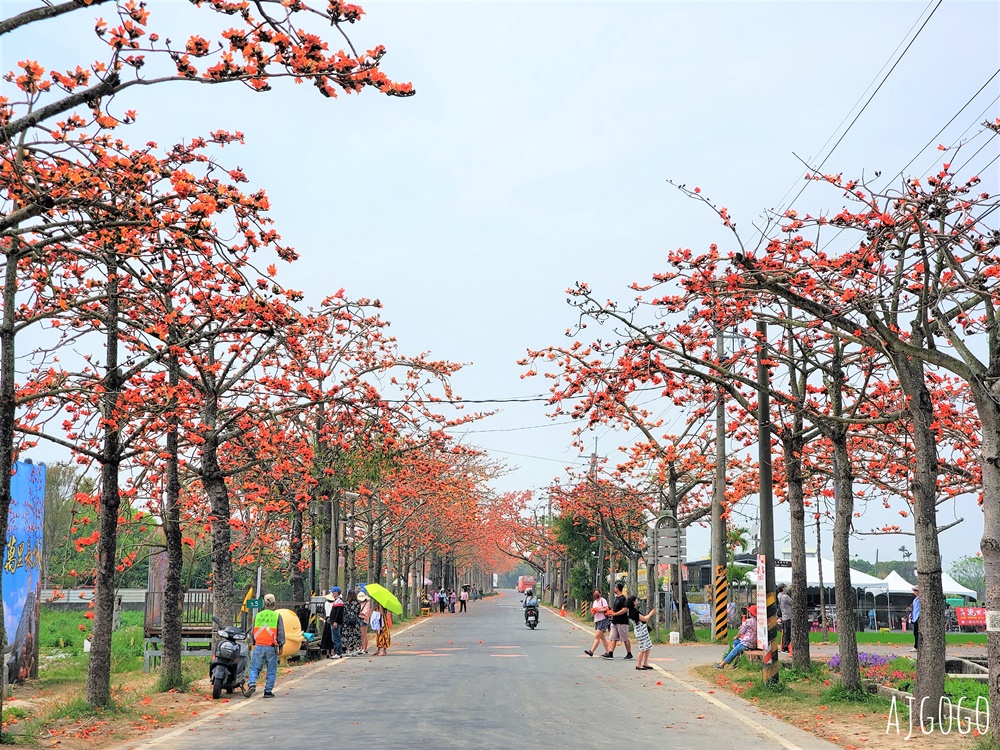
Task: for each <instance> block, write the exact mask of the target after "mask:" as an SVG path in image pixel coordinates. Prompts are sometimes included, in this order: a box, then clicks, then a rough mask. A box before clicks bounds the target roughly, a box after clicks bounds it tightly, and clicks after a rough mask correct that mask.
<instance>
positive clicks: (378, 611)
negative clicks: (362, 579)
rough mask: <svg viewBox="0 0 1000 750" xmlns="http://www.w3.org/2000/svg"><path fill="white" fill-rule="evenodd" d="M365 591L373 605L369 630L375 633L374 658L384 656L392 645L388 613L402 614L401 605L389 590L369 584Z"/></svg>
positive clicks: (390, 617) (390, 616) (390, 623)
mask: <svg viewBox="0 0 1000 750" xmlns="http://www.w3.org/2000/svg"><path fill="white" fill-rule="evenodd" d="M367 591H368V598H369V599H371V600H372V601H373V602H374V603H375V606H374V607H373V608H372V619H371V629H372V630H374V631H375V656H386V655H387V653H388V650H389V646H391V645H392V615H390V614H389V613H390V612H395V613H396V614H397V615H401V614H403V605H402V604H400V603H399V599H397V598H396V596H395V595H394V594H393V593H392V592H391V591H389V589H387V588H385V587H384V586H380V585H379V584H377V583H369V584H368V586H367Z"/></svg>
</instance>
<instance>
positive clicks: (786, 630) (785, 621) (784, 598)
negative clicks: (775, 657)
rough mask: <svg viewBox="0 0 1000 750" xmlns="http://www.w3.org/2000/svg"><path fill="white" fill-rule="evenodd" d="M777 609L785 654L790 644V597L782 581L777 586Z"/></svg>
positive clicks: (782, 647)
mask: <svg viewBox="0 0 1000 750" xmlns="http://www.w3.org/2000/svg"><path fill="white" fill-rule="evenodd" d="M778 609H779V610H780V611H781V650H782V651H784V652H785V653H786V654H787V653H790V651H789V648H790V647H791V645H792V597H791V596H790V595H789V594H788V586H787V585H786V584H784V583H783V584H781V585H780V586H778Z"/></svg>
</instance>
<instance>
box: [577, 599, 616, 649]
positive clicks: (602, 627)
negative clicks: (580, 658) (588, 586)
mask: <svg viewBox="0 0 1000 750" xmlns="http://www.w3.org/2000/svg"><path fill="white" fill-rule="evenodd" d="M607 612H608V600H607V599H605V598H604V597H603V596H601V590H600V589H594V601H592V602H591V603H590V613H591V614H592V615H593V616H594V644H593V645H592V646H591V647H590V649H584V651H583V653H585V654H586V655H587V656H593V655H594V652H595V651H597V644H598V643H599V644H601V645H602V646H603V647H604V653H605V654H606V653H608V636H607V632H608V630H609V628H610V627H611V620H609V619H608V616H607Z"/></svg>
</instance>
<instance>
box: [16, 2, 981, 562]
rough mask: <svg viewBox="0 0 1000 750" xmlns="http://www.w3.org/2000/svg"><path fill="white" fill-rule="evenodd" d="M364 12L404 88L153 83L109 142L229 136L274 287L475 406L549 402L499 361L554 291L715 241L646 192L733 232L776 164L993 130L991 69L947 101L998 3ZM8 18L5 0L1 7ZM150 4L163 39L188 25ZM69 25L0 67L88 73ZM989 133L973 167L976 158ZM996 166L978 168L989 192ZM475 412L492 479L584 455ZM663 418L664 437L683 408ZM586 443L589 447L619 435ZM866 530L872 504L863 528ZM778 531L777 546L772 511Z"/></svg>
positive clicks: (609, 288) (907, 162)
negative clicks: (361, 299) (437, 363)
mask: <svg viewBox="0 0 1000 750" xmlns="http://www.w3.org/2000/svg"><path fill="white" fill-rule="evenodd" d="M362 5H363V7H364V8H365V10H366V11H367V15H366V17H365V18H364V19H363V21H362V22H361V23H359V24H358V25H356V26H355V27H354V28H352V29H351V30H350V32H351V36H352V39H353V40H354V41H355V42H356V44H357V46H358V47H359V48H361V49H364V48H370V47H372V46H374V45H375V44H377V43H381V44H384V45H385V46H386V47H387V49H388V55H387V56H386V58H385V61H384V65H383V68H384V70H385V71H386V73H388V74H389V75H390V76H391V77H392V78H394V79H397V80H403V81H406V80H409V81H412V82H413V84H414V85H415V87H416V91H417V95H416V96H415V97H413V98H410V99H405V100H401V99H390V98H386V97H382V96H378V95H376V94H373V93H371V92H366V93H365V94H364V95H362V96H360V97H357V96H351V97H346V96H345V97H341V98H340V99H337V100H333V101H331V100H326V99H323V98H322V97H320V96H319V95H318V94H317V93H316V92H315V91H314V90H313V89H312V88H311V87H309V86H302V87H295V86H294V85H292V84H291V83H282V84H279V85H277V86H276V87H275V88H276V90H275V91H272V92H271V93H269V94H267V95H254V94H251V93H249V92H247V91H245V90H242V89H240V88H238V87H236V86H227V87H224V88H219V87H214V88H211V89H203V88H201V87H194V86H175V87H173V88H170V87H155V88H154V89H151V90H149V91H146V92H141V93H140V94H139V95H136V96H132V97H131V99H130V100H129V102H128V107H125V106H124V105H123V107H122V108H123V109H124V108H135V109H137V110H138V112H139V122H138V124H137V125H134V126H130V127H129V128H128V129H127V131H123V135H125V136H126V137H127V138H128V139H130V140H131V141H132V142H133V143H141V142H143V141H144V140H146V139H147V138H150V137H155V138H156V140H158V141H159V142H160V143H161V144H165V143H170V142H176V141H178V140H181V139H183V138H189V137H191V136H194V135H199V134H202V133H206V132H208V131H209V130H214V129H217V128H227V129H231V130H237V129H238V130H241V131H243V132H244V133H246V136H247V145H246V146H245V147H243V148H240V149H238V150H236V151H232V152H230V151H227V154H228V156H227V157H226V158H227V160H228V161H229V163H232V164H239V165H240V166H241V167H243V169H244V170H245V171H246V173H247V174H248V175H249V176H250V178H251V180H252V182H253V183H254V184H255V185H259V186H262V187H264V188H266V190H267V191H268V193H269V195H270V197H271V203H272V206H273V215H274V216H275V218H276V219H277V222H278V229H279V231H280V232H281V234H282V235H283V237H284V239H285V240H286V241H288V242H289V243H290V244H292V245H294V246H295V247H296V248H297V249H298V250H299V252H300V253H301V256H302V258H301V260H300V261H299V262H297V263H295V264H294V265H293V266H291V267H287V268H283V269H282V270H281V272H280V273H281V276H280V278H281V280H282V281H284V282H285V283H287V284H288V285H289V286H292V287H296V288H301V289H303V290H304V291H305V292H306V294H307V299H308V301H309V302H312V303H315V302H318V301H319V300H320V299H321V298H322V297H323V296H324V295H326V294H328V293H331V292H333V291H335V290H337V289H339V288H341V287H344V288H345V289H346V291H347V293H348V295H349V296H354V297H358V296H368V297H374V298H378V299H380V300H381V301H382V303H383V304H384V306H385V311H384V312H385V317H386V318H387V319H388V320H390V321H392V331H393V332H394V334H395V336H396V337H397V338H398V340H399V343H400V348H401V350H402V351H404V352H418V351H429V352H430V353H431V355H432V356H434V357H435V358H443V359H449V360H455V361H460V362H466V363H468V367H467V368H466V369H465V370H463V371H462V372H461V373H460V374H459V375H458V376H456V378H455V386H456V389H457V392H458V393H459V394H460V395H462V396H463V397H464V398H467V399H472V400H477V399H501V400H502V399H510V398H523V397H526V396H533V395H539V394H542V393H543V392H544V390H545V384H544V382H543V381H542V380H541V379H538V378H536V379H530V380H527V381H522V380H520V379H519V376H520V374H521V372H522V370H521V368H520V367H518V366H517V364H516V361H517V360H518V359H519V358H521V357H523V356H524V355H525V352H526V350H527V349H528V348H540V347H544V346H546V345H551V344H559V343H561V342H563V341H565V338H564V336H563V332H564V331H565V329H566V328H568V327H570V326H572V325H573V323H574V316H573V314H572V310H571V309H570V308H569V306H568V305H567V304H566V295H565V293H564V292H565V290H566V289H567V288H568V287H569V286H570V285H571V284H573V282H575V281H577V280H581V281H588V282H590V283H591V284H592V286H593V287H594V288H595V290H596V291H598V292H599V293H600V294H601V295H604V296H607V297H609V298H613V299H618V300H626V299H628V298H629V297H630V295H629V292H628V290H627V285H628V284H629V283H630V282H632V281H645V280H647V279H649V277H650V276H651V275H652V274H653V273H655V272H657V271H660V270H663V269H664V268H665V262H664V259H665V254H666V253H667V252H668V251H669V250H672V249H676V248H678V247H690V248H691V249H692V250H694V251H699V250H702V249H704V248H705V247H707V245H708V244H709V243H710V242H712V241H721V240H724V239H725V236H724V234H723V230H722V229H721V228H720V227H719V226H718V224H717V222H716V221H714V220H713V217H712V216H711V215H710V214H708V212H707V211H705V210H704V209H703V208H701V207H699V206H698V205H697V204H695V203H692V202H691V201H688V200H685V199H683V198H682V197H681V196H680V195H678V193H677V192H676V191H675V190H674V189H672V188H671V187H670V186H669V185H667V184H666V182H665V181H666V180H667V179H671V180H674V181H677V182H682V183H687V184H689V185H699V186H700V187H701V188H702V189H703V191H704V192H705V193H706V194H708V195H710V196H711V197H712V198H713V199H715V200H716V201H717V202H719V203H720V204H723V205H726V206H728V207H729V208H730V210H731V212H732V214H733V216H734V217H735V219H736V221H737V223H738V224H739V225H740V227H741V228H742V229H743V230H744V231H746V232H749V231H750V230H751V225H752V222H753V221H754V220H755V219H756V217H757V216H758V215H759V214H760V212H761V211H762V210H764V209H767V208H771V207H777V206H779V205H781V206H783V205H784V202H786V201H788V200H789V199H790V198H791V197H792V196H793V195H795V194H796V193H797V192H798V190H799V187H800V185H801V181H800V177H801V174H802V167H801V164H800V162H799V161H798V159H797V158H796V156H795V154H797V155H798V156H799V157H801V158H803V159H809V160H811V161H812V163H816V162H818V161H820V160H821V159H823V158H824V157H828V158H827V160H826V164H825V167H824V171H827V172H843V173H844V174H845V175H847V176H861V175H862V173H864V174H865V175H871V174H873V173H874V172H875V171H881V172H882V174H883V179H886V178H888V177H891V176H892V175H895V174H897V173H899V172H900V171H901V170H904V168H905V169H906V171H907V173H912V174H918V175H922V174H924V173H926V172H928V171H929V170H931V169H933V168H934V167H935V166H937V165H938V163H939V161H940V154H939V153H938V152H937V151H936V149H935V146H936V145H937V144H938V143H944V144H946V145H951V144H953V143H956V142H957V141H959V140H960V139H962V138H971V137H973V136H975V135H976V133H978V131H979V128H978V127H977V124H978V123H981V122H982V121H983V120H984V119H986V118H987V117H989V118H990V119H992V118H995V117H997V116H998V115H1000V112H998V108H997V104H996V102H997V97H998V95H1000V76H998V78H996V79H994V80H993V81H992V82H991V83H990V84H988V85H987V86H986V88H985V90H984V91H983V92H982V93H981V94H979V96H978V97H976V98H974V99H973V100H972V102H971V104H969V105H968V106H967V107H965V109H964V110H963V109H962V108H963V107H964V106H965V105H966V104H967V103H968V102H969V100H970V99H972V98H973V96H974V94H975V93H976V92H977V90H979V89H980V87H982V86H983V85H984V84H985V83H986V82H987V80H988V79H989V78H990V76H992V75H994V73H996V71H997V70H998V68H1000V55H998V44H997V29H998V28H1000V5H998V4H997V3H995V2H950V1H948V2H944V3H942V4H940V6H939V7H937V3H936V0H935V1H933V2H931V3H930V4H929V5H928V4H927V3H926V2H923V1H918V2H894V3H876V2H829V3H813V2H770V3H764V2H741V3H721V2H706V1H700V2H638V3H624V2H623V3H619V2H600V3H598V2H483V3H480V2H439V3H433V2H417V1H413V2H369V3H362ZM23 7H25V6H23V5H19V4H17V3H10V2H5V3H4V15H5V16H7V15H10V14H11V13H12V12H13V11H14V10H16V9H20V8H23ZM150 7H151V10H152V12H153V20H152V22H153V23H154V24H156V25H160V23H161V22H158V21H157V19H158V18H162V19H163V20H164V21H165V22H166V23H168V24H172V25H174V27H175V28H176V29H177V38H178V39H181V38H184V36H185V34H183V33H182V32H181V29H182V28H184V19H185V18H190V16H191V14H192V13H197V12H196V11H194V10H193V9H191V8H190V7H189V6H188V5H187V4H186V3H176V2H152V3H151V4H150ZM101 13H102V11H100V9H95V10H94V11H93V14H92V15H93V16H97V15H101ZM104 13H105V14H106V11H104ZM931 14H933V15H931ZM71 15H73V16H77V18H76V19H72V20H70V19H67V20H65V21H62V22H56V23H48V22H46V23H45V24H41V25H38V26H37V27H35V28H34V29H31V30H29V31H27V32H24V33H19V34H17V35H14V37H12V38H11V39H10V40H7V41H6V42H5V46H4V48H3V51H2V55H3V68H4V70H8V69H10V68H11V67H12V66H13V65H14V63H15V62H16V61H17V60H20V59H24V58H25V57H31V58H35V59H39V60H40V61H41V62H42V63H43V64H44V65H46V67H50V68H51V67H53V66H54V65H56V63H58V64H59V65H63V66H64V65H69V64H70V63H72V64H73V65H76V64H78V63H80V62H83V61H85V60H87V59H90V58H92V57H93V56H94V53H93V52H88V50H95V49H96V48H95V47H94V45H93V42H92V40H91V35H92V31H91V29H92V23H91V22H89V21H88V22H86V23H85V22H84V20H85V19H84V18H83V16H86V12H85V13H83V14H81V13H74V14H71ZM197 15H198V16H200V17H202V19H204V17H205V16H206V15H210V14H206V13H204V12H200V13H197ZM928 16H930V18H929V20H927V19H928ZM925 21H926V25H924V26H923V28H922V30H921V31H920V32H919V34H917V31H918V29H920V28H921V26H922V25H923V24H924V22H925ZM188 28H190V27H188ZM202 28H204V27H203V26H202ZM914 35H916V38H915V41H913V42H912V45H911V46H910V47H909V49H908V50H907V51H906V53H905V55H904V56H903V57H902V59H901V60H900V61H899V63H898V65H896V67H895V69H894V70H892V72H891V74H889V75H888V77H887V78H886V74H887V73H888V72H889V69H890V68H891V67H892V65H893V63H895V62H896V60H897V58H898V57H899V55H900V53H901V52H902V51H903V49H904V48H905V47H906V45H907V44H909V43H910V42H911V40H913V39H914ZM56 40H57V41H58V44H54V41H56ZM883 79H884V83H882V85H881V88H880V89H879V90H878V92H877V94H875V96H874V98H873V99H872V100H871V102H870V103H869V104H868V105H867V107H866V108H865V109H864V111H863V112H862V113H861V114H860V116H859V117H858V118H857V120H856V122H854V123H853V125H851V127H850V129H849V130H847V128H848V124H850V123H851V122H852V120H853V119H854V116H855V115H857V113H858V111H859V110H860V109H861V105H862V104H864V102H865V101H867V99H868V98H869V96H871V93H872V91H874V89H875V87H876V86H878V85H879V83H880V82H882V81H883ZM4 85H5V86H6V85H7V84H4ZM960 110H961V112H960ZM956 114H957V117H955V119H954V122H953V123H952V124H951V125H949V126H947V127H945V126H946V124H947V123H948V122H949V120H950V119H951V118H952V117H953V116H955V115H956ZM943 127H945V129H944V132H943V133H941V134H940V135H939V134H938V131H939V130H940V129H941V128H943ZM845 130H847V132H846V136H844V137H843V140H842V141H840V143H839V145H837V147H836V149H835V150H834V151H833V152H832V154H829V152H830V149H831V147H832V146H833V144H834V143H835V142H836V141H837V140H838V139H839V138H840V136H841V135H842V134H844V132H845ZM998 140H1000V139H994V140H992V141H991V142H990V143H988V144H986V145H985V148H984V149H983V151H982V152H980V153H979V155H978V156H976V158H975V160H974V161H973V162H972V164H971V165H970V169H973V168H976V167H978V166H982V165H985V164H986V163H987V162H989V161H990V160H991V159H992V158H993V157H994V156H996V155H997V152H998V145H997V141H998ZM985 141H986V139H985V138H984V137H982V136H979V137H978V138H977V139H976V140H975V141H973V142H972V143H971V144H970V146H969V147H968V148H967V149H966V150H965V152H964V153H965V154H966V155H968V156H972V153H973V152H974V151H975V150H976V149H978V148H979V147H980V146H982V145H984V143H985ZM928 143H930V144H931V146H930V148H927V149H925V148H924V147H925V145H927V144H928ZM828 154H829V156H828ZM959 163H962V160H960V161H959ZM996 174H997V163H996V162H994V163H993V165H992V166H991V167H990V168H989V172H988V173H986V174H984V177H986V180H987V186H988V188H989V186H990V185H992V186H993V187H994V188H995V187H996V182H997V179H996ZM991 192H995V191H994V190H992V189H991ZM839 205H840V201H839V196H838V195H837V194H836V193H835V192H834V191H828V190H827V191H824V190H823V189H822V188H821V187H818V186H812V187H810V188H809V189H808V190H807V191H805V193H804V194H803V195H802V196H801V198H799V200H798V201H797V202H796V208H798V209H799V210H811V211H814V212H815V211H818V210H820V209H821V208H831V207H833V208H839ZM666 406H667V405H666V403H664V408H666ZM496 408H499V409H500V412H499V413H498V414H497V415H496V416H494V417H492V418H490V419H489V420H487V421H485V422H482V423H479V424H477V425H475V426H474V427H473V428H472V429H470V430H469V434H468V435H467V436H466V438H465V439H466V440H467V441H468V442H471V443H475V444H477V445H480V446H482V447H483V448H486V449H488V450H489V451H490V452H491V454H492V455H494V456H495V457H496V458H498V459H503V460H505V461H507V462H508V463H509V465H510V466H511V469H512V471H511V472H510V473H509V474H508V475H507V476H506V477H504V478H503V479H502V480H500V481H498V482H497V483H496V488H497V489H498V490H500V491H504V490H514V489H539V488H542V487H545V486H546V485H548V484H549V483H550V482H551V480H552V479H553V478H555V477H558V476H560V475H562V474H563V467H565V466H566V465H569V464H572V463H582V462H583V461H584V459H583V458H581V457H580V456H578V455H577V454H576V452H575V451H574V450H571V449H570V448H569V442H570V437H569V435H570V429H571V426H570V425H567V424H565V423H561V424H552V423H551V421H550V420H549V419H548V418H547V417H546V407H545V405H544V404H543V403H538V402H528V403H507V404H498V405H496ZM667 419H668V422H670V421H671V420H673V421H675V422H676V424H677V425H682V424H683V420H684V415H683V413H680V412H674V411H671V412H670V413H669V414H668V417H667ZM593 437H596V438H597V451H598V452H599V453H601V454H609V453H613V452H614V450H615V448H616V447H617V446H618V445H619V444H620V443H621V441H622V440H623V439H624V438H625V437H626V436H623V435H622V434H620V433H616V432H614V431H610V430H608V429H603V430H598V431H597V432H596V433H595V435H594V436H593ZM593 444H594V440H593V438H591V439H588V451H589V450H590V449H591V448H592V447H593ZM45 450H47V449H39V451H38V453H39V454H40V455H41V454H43V453H44V451H45ZM42 457H43V458H44V455H43V456H42ZM747 514H748V515H749V516H750V517H751V519H750V521H749V523H752V516H753V515H754V514H753V511H752V509H750V510H748V511H747ZM955 515H959V516H964V517H965V518H966V521H965V523H963V524H961V525H960V526H959V527H958V528H956V529H954V530H952V531H950V532H948V533H946V534H945V535H944V537H943V538H942V550H943V553H944V558H945V563H946V566H947V565H948V564H950V562H951V561H953V560H954V559H955V558H957V557H959V556H961V555H964V554H968V553H969V552H970V551H971V550H972V546H971V545H970V541H971V540H972V539H977V540H978V538H979V536H980V535H981V532H982V522H981V513H980V512H979V510H978V509H977V508H976V507H975V504H974V503H967V504H965V505H963V504H962V503H956V507H955V508H951V507H948V508H945V509H944V510H943V514H942V522H948V521H950V520H951V519H952V518H953V517H954V516H955ZM896 520H897V521H898V520H899V519H898V516H897V517H896ZM882 522H883V518H882V517H880V516H878V515H877V514H876V513H875V512H874V511H871V512H869V513H868V514H867V515H866V516H865V517H864V518H863V519H861V521H860V522H859V524H858V525H859V527H861V528H868V527H871V526H878V525H880V524H881V523H882ZM749 523H748V525H749ZM776 526H777V529H778V531H779V533H780V534H784V533H786V531H787V519H786V518H784V514H783V513H779V514H778V521H777V524H776ZM824 533H825V535H826V537H827V538H829V536H830V528H829V527H827V529H826V530H825V532H824ZM901 544H906V545H907V546H909V547H910V549H912V548H913V547H912V538H909V537H908V538H900V537H888V538H882V539H880V540H872V539H871V538H861V539H858V540H857V541H855V543H854V545H853V550H854V551H856V552H858V553H859V554H860V555H861V556H862V557H866V558H870V559H874V557H875V550H876V548H877V549H878V550H879V556H880V558H881V559H883V560H884V559H887V558H898V557H899V552H898V550H897V548H898V547H899V546H900V545H901ZM708 545H709V533H708V530H707V529H703V530H702V529H696V530H692V531H691V532H690V534H689V544H688V548H689V550H690V552H691V554H692V556H698V555H702V554H705V553H707V551H708ZM777 546H778V548H779V549H780V548H781V546H783V540H781V539H779V542H778V545H777ZM824 546H825V547H826V548H827V549H829V542H827V543H826V544H825V545H824Z"/></svg>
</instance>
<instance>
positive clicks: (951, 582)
mask: <svg viewBox="0 0 1000 750" xmlns="http://www.w3.org/2000/svg"><path fill="white" fill-rule="evenodd" d="M941 588H943V589H944V595H945V596H967V597H969V598H970V599H976V598H977V597H978V596H979V594H978V593H976V592H975V591H973V590H972V589H970V588H969V587H967V586H963V585H962V584H960V583H959V582H958V581H956V580H955V579H954V578H952V577H951V576H950V575H948V574H947V573H945V572H943V571H942V572H941Z"/></svg>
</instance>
